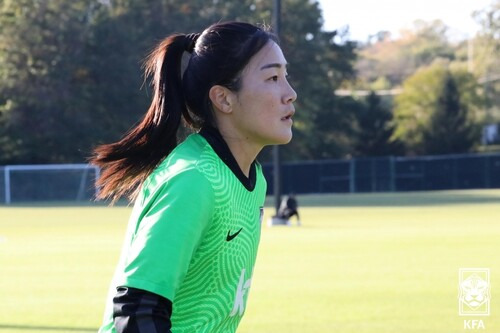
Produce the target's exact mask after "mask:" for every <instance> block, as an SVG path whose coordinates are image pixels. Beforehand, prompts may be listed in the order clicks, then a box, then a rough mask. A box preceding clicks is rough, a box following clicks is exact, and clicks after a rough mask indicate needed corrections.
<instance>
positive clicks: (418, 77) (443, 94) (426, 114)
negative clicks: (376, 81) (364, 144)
mask: <svg viewBox="0 0 500 333" xmlns="http://www.w3.org/2000/svg"><path fill="white" fill-rule="evenodd" d="M476 90H477V83H476V80H475V78H474V76H473V75H472V74H470V73H466V72H460V71H457V72H451V71H450V70H448V69H447V68H446V66H445V65H443V64H441V65H439V64H434V65H433V66H430V67H427V68H422V69H420V70H418V71H417V72H416V73H415V74H414V75H413V76H411V77H409V78H408V79H407V80H406V81H405V82H404V84H403V93H402V94H401V95H399V96H397V98H396V108H395V119H396V123H397V128H396V131H395V133H394V137H395V138H397V139H400V140H401V141H402V142H403V143H404V144H405V146H406V147H407V149H408V153H410V154H435V153H436V152H437V148H433V147H431V146H432V145H433V144H438V145H443V149H442V150H440V153H457V152H459V151H460V152H464V151H468V150H469V149H470V148H471V147H472V144H474V143H477V142H478V139H479V137H478V131H477V127H476V126H477V125H476V124H477V123H478V119H477V117H476V114H475V111H476V110H477V103H479V101H480V100H481V99H480V98H479V97H478V96H477V93H476ZM462 97H463V98H462ZM446 131H449V132H446ZM443 133H445V134H443ZM445 136H446V137H447V138H446V139H445V138H444V137H445ZM461 136H464V137H461ZM444 140H446V142H445V141H444ZM462 140H465V141H466V142H468V143H467V144H462V143H460V141H462ZM431 141H434V142H431ZM471 142H472V143H471Z"/></svg>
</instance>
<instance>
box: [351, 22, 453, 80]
mask: <svg viewBox="0 0 500 333" xmlns="http://www.w3.org/2000/svg"><path fill="white" fill-rule="evenodd" d="M447 33H448V27H447V26H446V25H445V24H444V23H443V22H442V21H440V20H434V21H430V22H426V21H422V20H416V21H415V22H414V23H413V28H412V29H406V30H401V36H400V37H399V38H397V39H393V38H391V35H390V34H389V33H387V32H383V31H382V32H379V33H378V34H376V35H375V36H374V39H372V40H369V41H368V43H367V44H365V45H362V46H361V48H360V50H359V54H360V59H359V61H358V62H357V63H356V69H357V70H358V74H359V83H358V84H360V85H362V88H366V87H369V85H370V84H371V83H373V82H375V81H377V79H378V78H380V77H384V78H386V79H387V80H388V81H389V82H390V83H391V86H398V85H400V84H401V83H402V82H403V81H404V80H405V79H406V78H407V77H409V76H410V75H411V74H413V73H414V72H415V71H416V70H417V69H418V68H419V67H422V66H429V65H430V64H432V62H434V61H436V60H438V59H447V60H452V59H454V57H455V54H454V50H453V47H452V45H451V44H450V42H449V41H448V37H447ZM363 86H364V87H363Z"/></svg>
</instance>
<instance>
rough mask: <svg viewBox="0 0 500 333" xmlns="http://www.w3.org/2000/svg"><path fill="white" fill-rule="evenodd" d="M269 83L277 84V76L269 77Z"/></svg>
mask: <svg viewBox="0 0 500 333" xmlns="http://www.w3.org/2000/svg"><path fill="white" fill-rule="evenodd" d="M269 81H274V82H278V75H274V76H271V77H270V78H269Z"/></svg>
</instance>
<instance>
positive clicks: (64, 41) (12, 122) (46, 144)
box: [0, 0, 100, 163]
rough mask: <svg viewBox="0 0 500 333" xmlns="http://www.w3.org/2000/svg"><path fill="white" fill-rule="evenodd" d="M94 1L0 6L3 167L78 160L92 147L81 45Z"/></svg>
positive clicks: (0, 158) (58, 0) (52, 0)
mask: <svg viewBox="0 0 500 333" xmlns="http://www.w3.org/2000/svg"><path fill="white" fill-rule="evenodd" d="M99 6H100V5H99V3H98V1H69V2H68V1H64V0H50V1H31V0H19V1H3V2H2V3H0V27H1V30H0V122H1V124H2V126H1V127H0V143H1V144H0V163H7V162H8V163H42V162H65V161H75V160H77V159H78V158H79V157H80V156H81V154H82V153H81V150H82V149H84V148H86V147H88V146H89V144H90V140H89V138H90V136H89V135H88V134H89V133H88V132H86V130H88V129H89V128H91V127H92V119H91V114H90V113H89V112H87V111H88V109H89V107H91V105H90V103H89V104H87V103H88V102H89V101H88V100H84V99H82V98H81V96H85V95H86V94H87V93H88V91H87V90H86V89H85V84H84V83H85V80H86V74H87V72H88V71H87V69H86V68H85V67H83V66H82V64H83V59H84V58H85V41H86V39H87V38H88V36H89V33H90V27H91V25H92V20H93V16H94V13H95V11H96V10H98V8H99Z"/></svg>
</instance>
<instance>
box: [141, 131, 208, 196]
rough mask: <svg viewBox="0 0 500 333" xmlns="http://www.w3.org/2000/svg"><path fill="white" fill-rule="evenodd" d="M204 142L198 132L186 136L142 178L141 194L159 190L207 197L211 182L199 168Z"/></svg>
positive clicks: (146, 194)
mask: <svg viewBox="0 0 500 333" xmlns="http://www.w3.org/2000/svg"><path fill="white" fill-rule="evenodd" d="M205 145H206V142H203V140H202V139H201V140H200V137H199V136H198V135H191V136H189V137H188V138H187V139H186V140H185V141H184V142H183V143H181V144H180V145H179V146H177V148H175V149H174V150H173V151H172V153H171V154H170V155H169V156H168V157H167V158H165V160H164V161H163V162H162V163H160V165H158V167H156V169H155V170H153V172H152V173H151V174H150V175H149V177H148V178H147V179H146V180H145V181H144V183H143V185H142V189H141V196H142V197H143V198H144V197H149V196H151V195H154V193H157V192H159V191H161V192H165V191H168V192H170V193H175V195H188V194H189V195H191V196H193V197H195V196H197V195H201V193H203V195H208V196H210V193H209V192H211V189H212V187H211V183H210V182H209V181H208V180H207V178H206V176H205V175H204V173H203V172H200V170H199V167H198V163H199V161H200V159H202V154H203V151H204V150H205Z"/></svg>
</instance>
